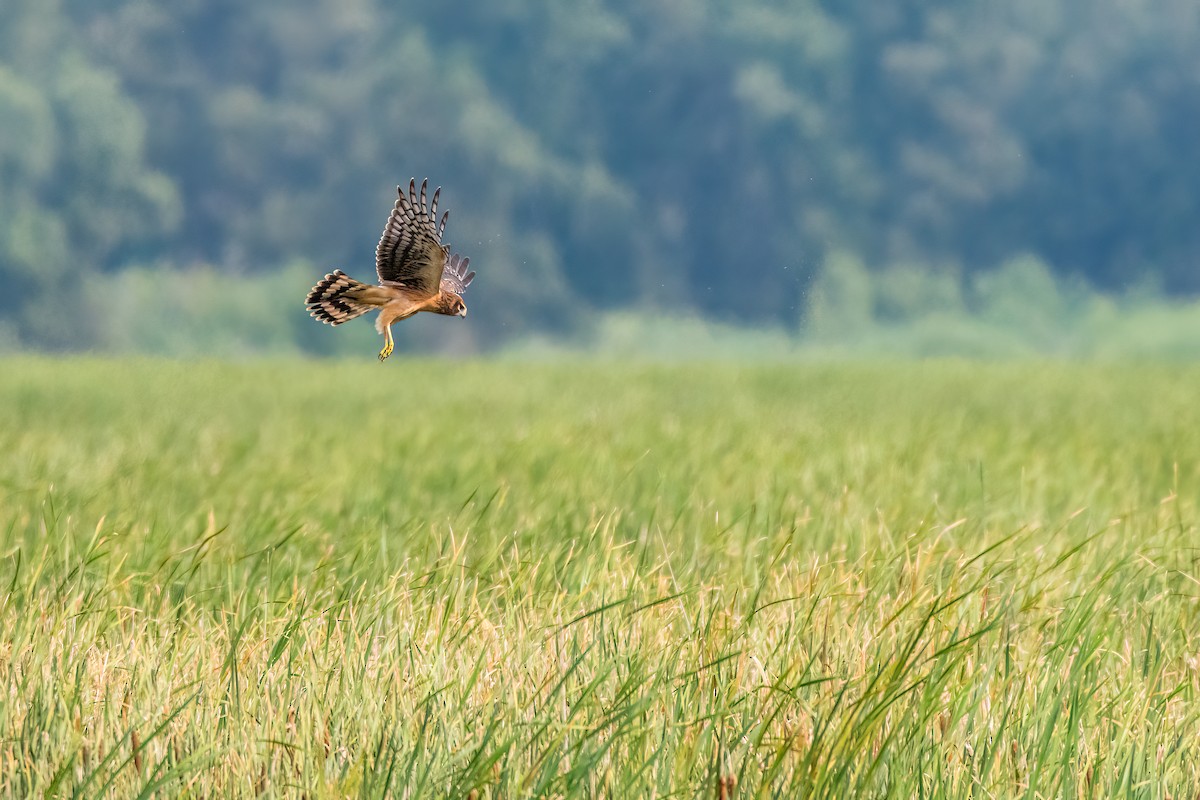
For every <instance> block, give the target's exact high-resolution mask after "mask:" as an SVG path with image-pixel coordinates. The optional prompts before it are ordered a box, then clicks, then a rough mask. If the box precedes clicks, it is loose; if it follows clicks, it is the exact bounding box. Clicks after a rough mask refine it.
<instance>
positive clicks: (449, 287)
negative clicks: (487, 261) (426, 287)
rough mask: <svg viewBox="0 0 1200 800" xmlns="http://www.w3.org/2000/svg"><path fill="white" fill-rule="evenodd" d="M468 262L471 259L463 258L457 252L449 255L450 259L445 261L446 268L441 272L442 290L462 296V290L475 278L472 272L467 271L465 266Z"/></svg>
mask: <svg viewBox="0 0 1200 800" xmlns="http://www.w3.org/2000/svg"><path fill="white" fill-rule="evenodd" d="M470 263H471V259H469V258H463V257H462V256H460V255H459V254H458V253H455V254H454V255H452V256H450V260H449V261H447V262H446V269H445V271H444V272H442V291H443V292H454V293H455V294H456V295H458V296H459V297H462V295H463V292H465V291H466V290H467V287H468V286H470V285H471V281H472V280H474V278H475V273H474V272H467V266H468V265H469V264H470Z"/></svg>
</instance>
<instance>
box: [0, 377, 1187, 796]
mask: <svg viewBox="0 0 1200 800" xmlns="http://www.w3.org/2000/svg"><path fill="white" fill-rule="evenodd" d="M368 361H369V354H368V355H367V356H364V361H363V362H358V363H338V362H307V363H306V362H297V361H292V362H286V363H281V364H278V363H265V362H264V363H248V364H239V365H222V364H211V363H192V364H184V363H167V362H139V361H95V360H33V359H9V360H6V361H3V362H0V796H12V797H23V796H48V797H50V796H63V797H68V796H74V797H98V796H114V797H138V796H141V797H150V796H159V797H175V796H183V797H205V798H216V797H222V798H224V797H259V796H264V797H301V796H303V797H308V798H335V797H384V796H391V797H468V796H471V797H476V798H518V797H534V796H537V797H602V796H603V797H631V798H632V797H639V798H640V797H659V798H662V797H708V798H714V797H720V796H724V795H722V792H724V793H725V795H728V796H730V797H735V796H736V797H786V798H795V797H831V798H832V797H848V796H857V797H884V796H890V797H972V798H993V797H997V798H999V797H1028V798H1056V797H1065V798H1075V797H1097V798H1107V797H1138V798H1166V797H1173V798H1180V797H1184V796H1188V797H1190V796H1192V794H1193V793H1194V792H1195V790H1196V788H1197V787H1198V786H1200V738H1198V737H1197V735H1196V733H1197V730H1200V704H1198V703H1197V700H1198V699H1200V698H1198V697H1197V694H1198V688H1200V672H1198V669H1200V603H1198V599H1200V582H1198V579H1200V564H1198V563H1197V550H1196V543H1197V527H1196V523H1197V512H1196V509H1197V499H1198V497H1200V369H1196V368H1183V369H1180V368H1167V367H1161V368H1160V367H1153V366H1129V365H1127V366H1105V367H1087V366H1067V365H1062V364H1041V365H991V366H979V365H971V364H968V363H954V362H946V363H928V364H905V365H879V366H871V365H856V366H814V365H809V366H796V365H791V366H786V367H779V366H769V365H756V366H753V367H737V366H734V365H730V364H711V365H704V364H692V365H688V366H686V367H666V366H648V365H643V366H634V365H618V364H604V363H583V364H574V365H564V364H543V365H531V364H521V363H510V364H503V363H478V362H467V363H456V362H419V361H405V360H398V359H397V360H394V361H392V362H389V363H388V364H387V365H386V366H380V365H378V364H376V363H368Z"/></svg>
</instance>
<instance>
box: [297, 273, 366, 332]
mask: <svg viewBox="0 0 1200 800" xmlns="http://www.w3.org/2000/svg"><path fill="white" fill-rule="evenodd" d="M375 288H377V287H374V286H370V285H368V284H365V283H363V282H362V281H356V280H354V278H351V277H350V276H349V275H347V274H346V273H344V272H342V271H341V270H340V269H335V270H334V271H333V272H331V273H329V274H328V275H326V276H325V277H324V278H322V279H321V280H320V281H318V282H317V285H316V286H314V287H313V288H312V291H310V292H309V293H308V297H307V298H306V299H305V301H304V305H305V307H306V308H307V309H308V313H309V315H310V316H311V317H313V318H314V319H316V320H318V321H320V322H328V323H329V324H330V325H341V324H342V323H343V322H348V321H349V320H352V319H354V318H355V317H361V316H362V315H363V314H365V313H367V312H368V311H370V310H371V309H373V308H376V307H378V306H380V305H382V303H381V302H378V299H377V298H375V297H373V296H372V295H374V294H376V293H375V292H372V291H371V290H372V289H375ZM372 300H376V302H371V301H372Z"/></svg>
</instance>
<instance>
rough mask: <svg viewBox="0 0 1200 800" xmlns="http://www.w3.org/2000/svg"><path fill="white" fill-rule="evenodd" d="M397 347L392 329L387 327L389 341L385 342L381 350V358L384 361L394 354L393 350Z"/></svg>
mask: <svg viewBox="0 0 1200 800" xmlns="http://www.w3.org/2000/svg"><path fill="white" fill-rule="evenodd" d="M395 348H396V344H395V342H393V341H392V329H391V328H388V329H387V341H386V342H384V343H383V349H382V350H380V351H379V360H380V361H381V362H382V361H383V360H384V359H386V358H387V357H388V356H390V355H391V354H392V350H394V349H395Z"/></svg>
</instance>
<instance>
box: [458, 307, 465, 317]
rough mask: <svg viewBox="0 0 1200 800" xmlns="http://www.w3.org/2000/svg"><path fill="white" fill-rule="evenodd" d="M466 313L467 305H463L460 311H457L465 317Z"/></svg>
mask: <svg viewBox="0 0 1200 800" xmlns="http://www.w3.org/2000/svg"><path fill="white" fill-rule="evenodd" d="M466 315H467V307H466V306H463V307H462V311H460V312H458V316H460V317H465V316H466Z"/></svg>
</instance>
